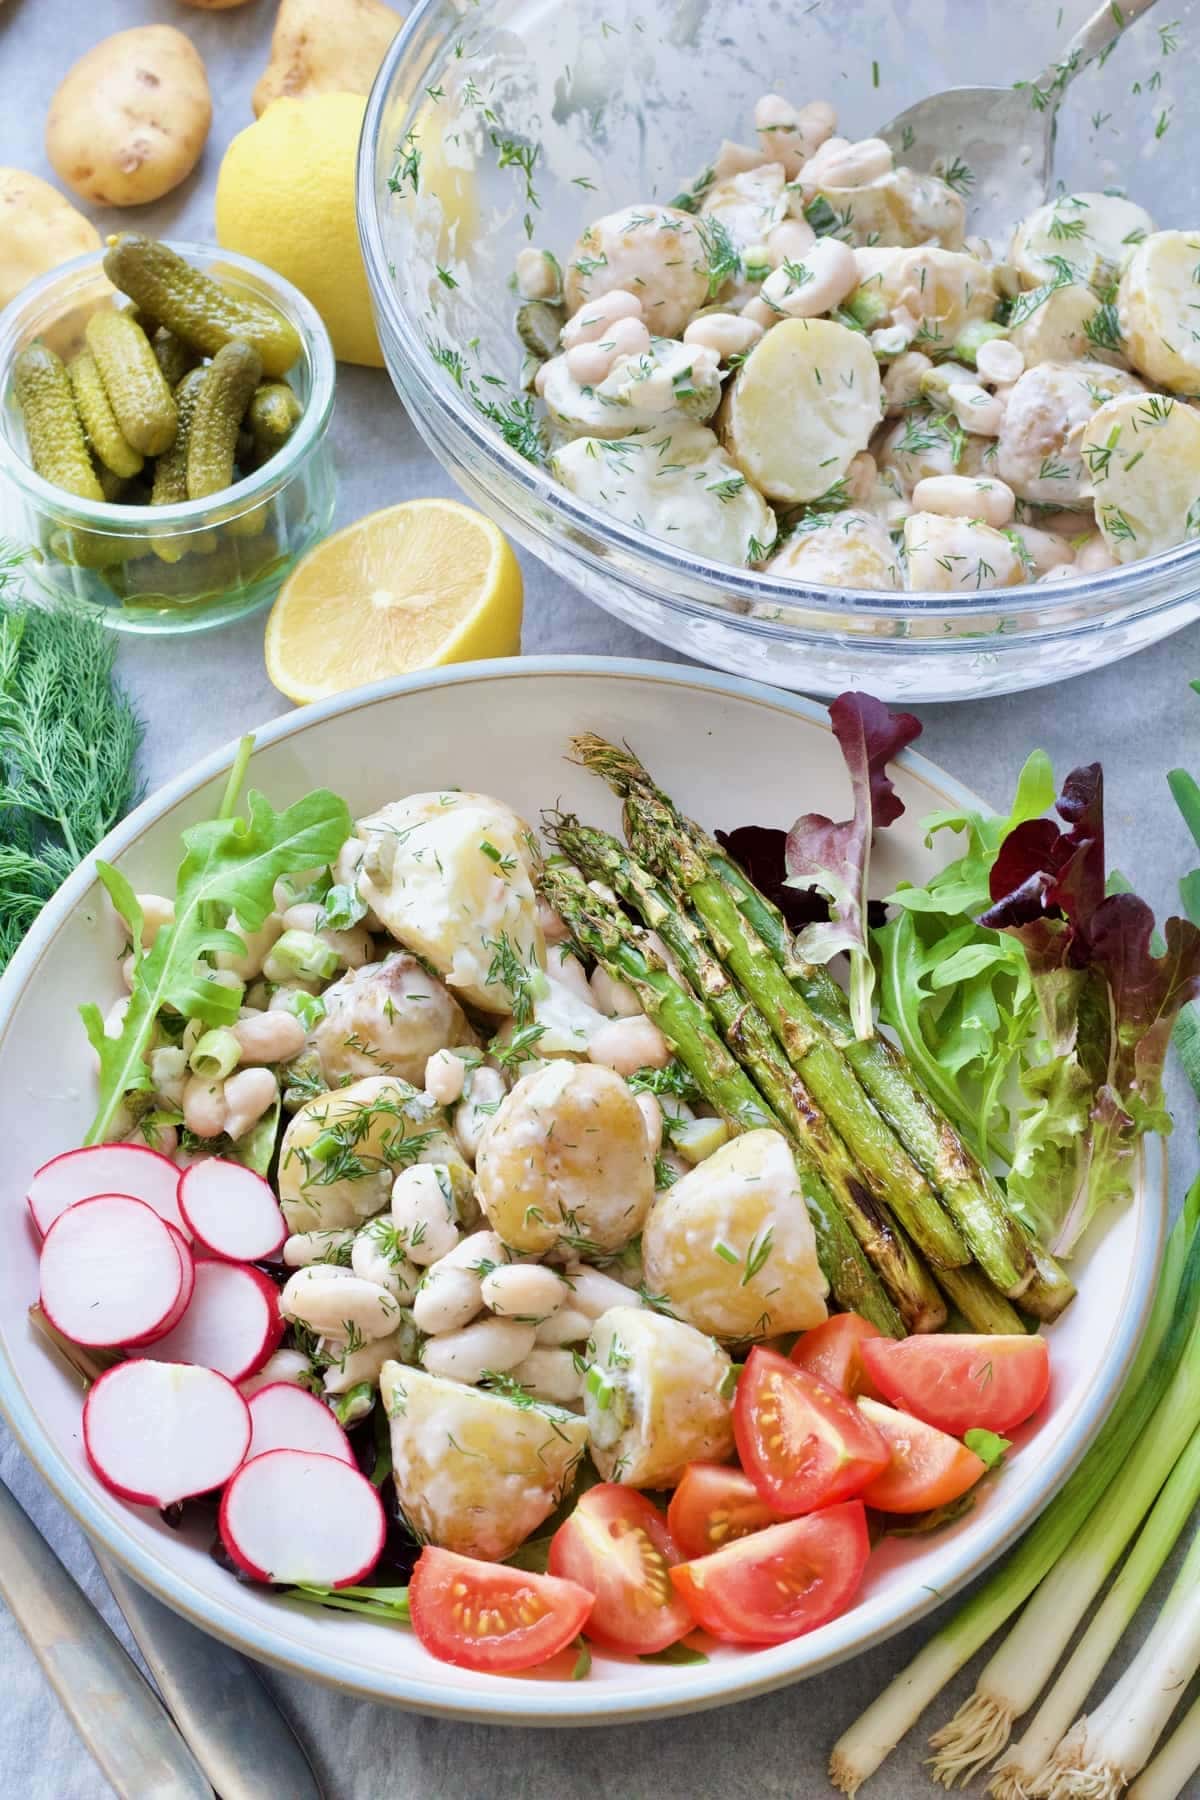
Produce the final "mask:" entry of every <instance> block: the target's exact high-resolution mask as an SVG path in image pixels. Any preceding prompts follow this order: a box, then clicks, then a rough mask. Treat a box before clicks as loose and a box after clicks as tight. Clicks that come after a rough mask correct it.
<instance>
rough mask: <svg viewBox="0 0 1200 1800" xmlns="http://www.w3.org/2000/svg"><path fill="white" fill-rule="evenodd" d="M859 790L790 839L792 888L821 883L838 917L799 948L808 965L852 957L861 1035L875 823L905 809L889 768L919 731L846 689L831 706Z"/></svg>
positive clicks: (869, 978)
mask: <svg viewBox="0 0 1200 1800" xmlns="http://www.w3.org/2000/svg"><path fill="white" fill-rule="evenodd" d="M829 717H830V721H831V723H832V725H833V733H834V736H835V737H836V739H837V741H838V745H839V746H840V748H841V752H842V755H843V757H844V758H845V761H846V768H847V770H848V771H849V775H850V785H851V788H852V790H853V794H854V813H853V816H852V817H851V818H849V819H845V820H842V821H841V822H840V823H835V822H834V821H833V820H832V819H829V818H826V816H825V815H824V814H823V813H806V814H805V815H804V816H803V818H800V819H797V820H796V823H795V824H794V825H793V826H792V829H791V830H790V831H789V832H788V836H787V850H786V863H787V879H786V886H788V887H790V888H803V889H809V888H816V889H817V890H818V891H819V892H820V893H822V894H824V895H825V897H826V898H827V900H828V901H829V904H830V909H831V914H832V917H831V918H830V919H829V920H828V921H827V922H817V923H814V924H811V925H808V926H806V927H805V929H804V930H803V931H802V932H801V933H800V938H799V941H798V943H797V950H798V951H799V953H800V955H801V956H803V957H805V958H807V959H808V960H809V961H810V962H820V963H827V962H830V961H831V960H832V959H833V957H835V956H836V955H838V953H839V952H840V951H843V950H844V951H846V952H847V953H848V955H849V957H850V1008H851V1013H852V1016H853V1019H854V1029H855V1032H856V1034H857V1036H859V1037H860V1038H865V1037H870V1035H871V1033H872V1031H873V1030H874V1020H873V1016H872V1007H871V995H872V991H873V988H874V984H875V971H874V966H873V964H872V962H871V953H870V948H869V946H868V943H867V927H868V919H867V884H868V880H869V874H870V857H871V841H872V838H873V837H874V834H875V831H876V829H877V828H880V827H882V826H886V825H890V824H892V823H893V821H894V820H896V819H898V818H899V817H900V814H901V813H902V812H903V811H904V803H903V801H902V800H901V799H900V796H899V795H898V794H897V792H896V790H895V788H894V787H893V786H892V783H891V780H890V778H889V776H888V773H887V766H888V764H889V763H890V762H891V761H892V759H893V758H894V757H896V756H898V755H899V754H900V752H901V751H902V750H903V749H905V747H906V746H907V745H909V744H911V743H912V742H913V740H914V739H915V738H917V737H919V736H920V734H921V725H920V721H919V720H917V719H916V718H914V717H913V715H912V713H893V712H891V711H890V710H889V709H888V707H886V706H885V705H884V704H883V702H882V701H881V700H876V699H874V698H873V696H872V695H870V694H841V695H839V696H838V698H837V699H836V700H835V701H834V702H833V705H832V706H831V707H830V709H829Z"/></svg>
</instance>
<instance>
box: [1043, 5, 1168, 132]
mask: <svg viewBox="0 0 1200 1800" xmlns="http://www.w3.org/2000/svg"><path fill="white" fill-rule="evenodd" d="M1157 3H1158V0H1104V5H1103V6H1101V7H1099V8H1097V10H1096V11H1095V12H1094V13H1093V14H1092V16H1091V18H1090V19H1089V20H1088V21H1087V23H1086V24H1085V25H1081V26H1080V27H1079V30H1078V31H1077V32H1076V33H1075V36H1074V37H1073V38H1072V39H1071V41H1070V43H1069V44H1068V45H1067V47H1066V49H1065V50H1064V51H1063V53H1062V56H1061V57H1060V58H1059V60H1058V61H1057V62H1054V63H1051V64H1050V67H1049V68H1048V69H1043V71H1042V73H1041V75H1040V76H1039V77H1038V80H1037V82H1036V84H1035V85H1036V86H1037V87H1038V88H1039V89H1040V90H1041V92H1042V93H1043V94H1045V95H1046V96H1047V99H1048V100H1049V102H1050V104H1051V105H1052V106H1054V107H1057V105H1058V103H1059V101H1060V100H1061V99H1062V96H1063V94H1064V93H1065V92H1066V89H1067V85H1068V83H1069V82H1072V81H1074V79H1075V77H1076V75H1078V74H1079V72H1080V70H1081V69H1086V68H1087V66H1088V64H1089V63H1093V62H1095V60H1096V58H1097V57H1098V56H1103V54H1104V52H1105V51H1106V50H1107V49H1108V47H1109V45H1110V44H1112V43H1115V41H1116V39H1117V38H1119V37H1120V36H1121V33H1122V32H1123V31H1126V30H1128V28H1129V26H1130V25H1132V24H1134V23H1135V21H1136V20H1138V19H1140V18H1141V16H1142V14H1143V13H1148V12H1149V11H1150V8H1151V7H1152V6H1155V5H1157Z"/></svg>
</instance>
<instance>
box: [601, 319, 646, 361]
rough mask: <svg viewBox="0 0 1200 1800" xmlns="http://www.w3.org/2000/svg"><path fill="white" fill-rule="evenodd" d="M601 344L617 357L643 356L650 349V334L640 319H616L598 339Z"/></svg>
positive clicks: (614, 357)
mask: <svg viewBox="0 0 1200 1800" xmlns="http://www.w3.org/2000/svg"><path fill="white" fill-rule="evenodd" d="M600 342H601V344H603V345H604V346H605V348H606V349H609V350H611V351H612V353H613V359H614V361H615V360H616V358H617V357H618V356H645V354H646V352H647V350H649V348H650V333H649V332H648V331H647V330H646V327H645V326H644V325H643V323H642V321H641V320H640V319H618V320H617V322H616V324H615V325H613V326H610V328H609V329H608V330H607V331H606V332H605V334H604V336H603V337H602V338H601V339H600Z"/></svg>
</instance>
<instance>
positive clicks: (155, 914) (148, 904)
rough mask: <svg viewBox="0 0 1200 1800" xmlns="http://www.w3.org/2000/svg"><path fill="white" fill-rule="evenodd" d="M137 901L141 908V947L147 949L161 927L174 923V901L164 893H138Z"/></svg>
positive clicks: (151, 945)
mask: <svg viewBox="0 0 1200 1800" xmlns="http://www.w3.org/2000/svg"><path fill="white" fill-rule="evenodd" d="M137 903H138V905H139V906H140V907H141V909H142V949H143V950H149V949H152V948H153V945H154V940H155V938H156V937H157V936H158V934H159V931H160V930H161V928H162V927H163V926H164V925H173V924H174V923H175V902H174V901H173V900H168V899H167V897H166V895H165V894H139V895H138V897H137Z"/></svg>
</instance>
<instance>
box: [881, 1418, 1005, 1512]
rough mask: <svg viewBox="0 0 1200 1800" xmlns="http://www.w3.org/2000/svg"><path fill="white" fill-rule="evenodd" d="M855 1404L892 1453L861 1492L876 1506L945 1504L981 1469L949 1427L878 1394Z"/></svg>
mask: <svg viewBox="0 0 1200 1800" xmlns="http://www.w3.org/2000/svg"><path fill="white" fill-rule="evenodd" d="M858 1404H859V1406H860V1407H861V1409H862V1411H863V1412H864V1413H865V1414H866V1416H867V1418H868V1419H870V1421H871V1423H872V1425H874V1427H875V1429H876V1431H878V1432H879V1434H880V1436H881V1437H882V1438H883V1440H884V1442H885V1443H886V1444H887V1446H888V1449H889V1450H890V1451H891V1453H892V1460H891V1462H890V1463H889V1464H888V1466H887V1468H886V1469H885V1470H884V1471H883V1474H882V1475H877V1476H876V1477H875V1479H874V1481H873V1482H871V1484H870V1486H869V1487H865V1488H864V1489H863V1493H862V1497H863V1499H864V1501H865V1502H866V1504H867V1505H868V1506H873V1507H875V1508H876V1510H877V1511H878V1512H890V1513H915V1512H928V1511H929V1509H930V1508H931V1507H934V1506H949V1504H950V1502H951V1501H952V1500H957V1499H958V1497H959V1495H960V1494H965V1493H966V1491H967V1489H968V1488H971V1487H974V1486H975V1483H976V1482H977V1481H978V1480H979V1477H980V1476H981V1475H982V1474H984V1473H985V1471H986V1469H987V1464H986V1463H985V1462H984V1461H983V1460H982V1459H981V1458H980V1457H978V1456H976V1455H975V1452H974V1451H973V1450H968V1449H967V1446H966V1445H965V1444H960V1443H959V1441H958V1439H957V1438H952V1437H951V1436H950V1434H949V1432H946V1431H939V1430H938V1428H937V1426H936V1425H926V1424H925V1422H924V1420H922V1419H914V1417H913V1415H912V1414H911V1413H904V1412H897V1411H896V1409H895V1408H894V1407H892V1406H880V1404H879V1402H878V1401H877V1400H868V1399H866V1398H865V1397H864V1398H863V1399H861V1400H860V1401H859V1403H858Z"/></svg>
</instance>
